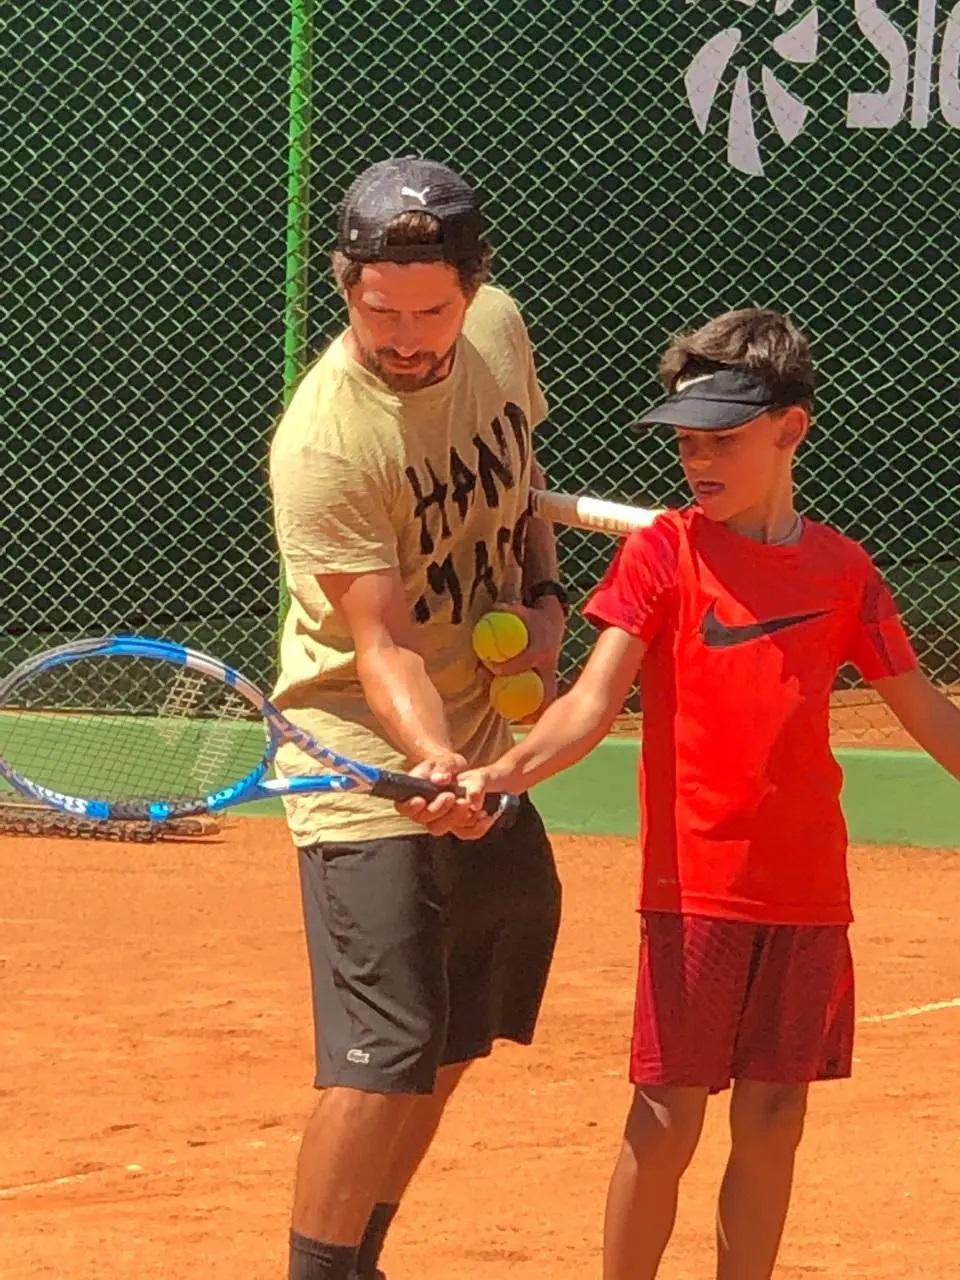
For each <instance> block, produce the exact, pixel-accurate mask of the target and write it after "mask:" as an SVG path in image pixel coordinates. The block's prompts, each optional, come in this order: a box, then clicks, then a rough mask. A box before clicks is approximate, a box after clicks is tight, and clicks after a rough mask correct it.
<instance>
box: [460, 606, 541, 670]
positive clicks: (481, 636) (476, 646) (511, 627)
mask: <svg viewBox="0 0 960 1280" xmlns="http://www.w3.org/2000/svg"><path fill="white" fill-rule="evenodd" d="M529 641H530V636H529V634H528V632H527V627H526V623H525V622H524V621H523V619H522V618H518V617H517V615H516V614H515V613H505V612H504V611H503V610H502V609H496V610H494V611H493V612H491V613H485V614H484V615H483V617H482V618H481V619H480V621H479V622H478V623H477V624H476V626H475V627H474V628H473V652H474V653H475V654H476V655H477V657H478V658H479V659H480V661H481V662H509V661H510V659H511V658H516V657H517V655H518V654H521V653H523V651H524V649H525V648H526V647H527V645H528V643H529Z"/></svg>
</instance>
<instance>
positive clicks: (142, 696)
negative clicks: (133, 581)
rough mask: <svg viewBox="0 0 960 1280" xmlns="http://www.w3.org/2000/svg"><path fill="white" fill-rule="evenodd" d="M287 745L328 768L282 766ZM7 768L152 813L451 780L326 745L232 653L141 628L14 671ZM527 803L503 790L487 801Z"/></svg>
mask: <svg viewBox="0 0 960 1280" xmlns="http://www.w3.org/2000/svg"><path fill="white" fill-rule="evenodd" d="M284 743H293V744H294V745H296V746H297V747H299V748H300V750H301V751H302V752H304V754H305V755H307V756H308V757H309V758H310V760H311V761H312V762H313V763H314V764H315V765H317V766H318V769H317V772H316V773H309V774H305V775H303V776H302V777H290V778H270V777H268V776H267V775H268V773H269V771H270V767H271V765H272V764H273V761H274V758H275V756H276V754H277V750H278V749H279V747H280V746H281V745H282V744H284ZM0 777H2V778H3V779H5V780H6V781H7V782H8V783H9V784H10V785H11V786H12V787H14V788H15V789H16V790H17V791H19V792H21V793H22V794H23V795H26V796H29V797H30V799H32V800H34V801H40V802H41V803H43V804H45V805H49V806H52V807H53V808H55V809H60V810H61V811H63V812H66V813H70V814H74V815H76V816H78V817H85V818H96V819H108V818H110V819H146V820H148V821H150V822H166V821H168V820H170V819H175V818H183V817H187V816H188V815H190V814H201V813H218V812H219V811H220V810H222V809H229V808H232V807H233V806H234V805H240V804H246V803H247V802H248V801H251V800H263V799H265V798H268V797H273V796H284V795H294V794H302V793H304V792H344V791H356V792H367V793H369V794H370V795H374V796H382V797H383V798H385V799H387V800H409V799H411V798H412V797H414V796H422V797H423V798H424V799H427V800H432V799H434V798H435V797H436V796H438V795H440V794H441V792H442V791H443V788H441V787H437V786H435V785H434V784H433V783H431V782H428V781H427V780H426V779H423V778H414V777H411V776H410V775H409V774H404V773H394V772H392V771H390V770H388V769H377V768H375V767H373V766H372V765H367V764H361V763H360V762H359V761H357V760H350V759H348V758H347V757H346V756H342V755H339V754H338V753H337V752H336V751H332V750H331V749H330V748H329V747H325V746H323V745H322V744H321V743H319V742H317V741H316V740H315V739H314V738H312V737H311V736H310V734H308V733H306V732H304V730H303V729H300V728H298V727H297V726H296V725H295V724H293V723H291V721H290V720H288V719H287V717H286V716H285V715H283V713H282V712H281V711H279V710H278V709H277V708H276V707H275V706H274V705H273V704H272V703H271V702H270V700H269V699H268V698H267V697H266V695H265V694H263V693H262V692H261V691H260V689H258V688H257V686H256V685H255V684H252V683H251V681H249V680H247V679H245V677H244V676H242V675H240V673H239V672H237V671H234V670H233V668H232V667H228V666H226V664H225V663H222V662H218V661H217V660H216V659H215V658H208V657H206V656H205V655H204V654H202V653H195V652H194V651H193V650H191V649H185V648H183V647H182V646H181V645H176V644H169V643H167V642H166V641H163V640H150V639H146V638H139V637H134V636H105V637H103V638H101V639H94V640H80V641H76V642H74V643H72V644H63V645H59V646H58V647H57V648H54V649H48V650H46V651H45V652H44V653H40V654H38V655H36V656H35V657H32V658H29V659H28V660H27V661H26V662H22V663H21V664H20V665H19V666H18V667H17V668H16V669H15V670H14V671H12V672H11V673H10V674H9V675H8V676H7V677H6V679H4V680H2V681H0ZM517 805H518V800H517V798H516V796H510V795H506V794H502V795H490V796H487V798H486V801H485V804H484V808H485V810H486V812H487V813H489V814H508V813H512V812H515V811H516V808H517Z"/></svg>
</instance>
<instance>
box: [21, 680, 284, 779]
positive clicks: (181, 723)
mask: <svg viewBox="0 0 960 1280" xmlns="http://www.w3.org/2000/svg"><path fill="white" fill-rule="evenodd" d="M263 756H264V732H263V725H262V722H261V720H260V718H259V716H258V714H257V712H256V710H255V709H254V708H253V707H252V706H251V705H250V704H249V703H248V702H247V700H246V699H245V698H243V697H242V696H241V695H239V694H238V693H237V692H236V690H234V689H231V688H230V687H229V686H227V685H225V684H223V683H222V682H220V681H219V680H216V679H214V678H212V677H209V676H206V675H204V674H202V673H199V672H195V671H191V670H188V669H186V668H183V667H175V666H172V665H169V664H166V663H162V662H154V661H146V660H144V659H141V658H119V657H117V656H113V657H111V658H109V659H108V660H103V659H101V660H98V659H96V658H83V659H79V660H76V661H72V662H69V663H65V664H64V665H62V666H59V667H54V668H51V669H50V670H47V671H37V672H33V673H32V674H31V675H30V676H29V677H28V678H27V679H26V680H25V681H24V682H22V683H21V684H19V685H17V686H16V687H15V688H13V689H12V690H10V691H9V693H8V695H7V697H6V699H5V705H4V706H3V707H0V757H2V758H3V760H5V761H6V763H7V764H8V765H9V766H11V767H12V768H13V769H14V770H16V772H17V773H19V774H20V775H21V776H23V777H26V778H28V779H29V780H30V781H31V782H33V783H36V784H39V785H40V786H42V787H46V788H49V789H50V790H54V791H58V792H62V793H64V794H67V795H73V796H79V797H81V798H84V799H95V800H105V801H108V802H111V803H117V802H130V801H138V800H150V801H156V800H166V801H174V802H182V801H192V800H196V799H200V798H202V797H203V796H206V795H208V794H210V793H211V792H214V791H217V790H220V789H222V788H224V787H228V786H230V785H232V784H233V783H235V782H237V781H238V779H240V778H242V777H245V776H246V775H247V774H249V773H250V771H251V770H253V769H254V768H255V767H256V766H257V764H258V762H259V761H260V760H262V759H263Z"/></svg>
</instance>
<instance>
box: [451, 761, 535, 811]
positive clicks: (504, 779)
mask: <svg viewBox="0 0 960 1280" xmlns="http://www.w3.org/2000/svg"><path fill="white" fill-rule="evenodd" d="M457 785H458V786H459V787H461V788H462V789H463V792H464V796H465V798H466V800H467V802H468V803H469V804H471V805H473V806H474V808H476V809H482V807H483V802H484V800H485V799H486V797H487V796H488V795H489V794H490V792H491V791H509V792H511V793H512V794H513V795H519V793H520V791H521V789H522V788H521V786H520V785H519V783H518V779H517V777H516V774H515V772H514V770H513V769H511V768H509V767H507V766H505V765H504V764H502V763H501V762H500V761H496V762H495V763H494V764H488V765H484V766H483V767H482V768H480V769H465V770H464V772H463V773H461V774H460V776H459V777H458V778H457Z"/></svg>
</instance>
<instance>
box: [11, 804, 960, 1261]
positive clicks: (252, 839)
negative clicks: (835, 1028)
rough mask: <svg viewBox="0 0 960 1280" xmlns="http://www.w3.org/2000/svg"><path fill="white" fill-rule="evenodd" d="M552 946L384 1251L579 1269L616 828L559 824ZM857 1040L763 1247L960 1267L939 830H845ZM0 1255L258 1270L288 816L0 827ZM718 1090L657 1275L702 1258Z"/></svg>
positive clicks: (600, 1095) (600, 1144)
mask: <svg viewBox="0 0 960 1280" xmlns="http://www.w3.org/2000/svg"><path fill="white" fill-rule="evenodd" d="M556 843H557V849H558V856H559V861H560V865H561V871H562V874H563V878H564V884H565V891H566V905H565V918H564V923H563V928H562V932H561V938H560V944H559V951H558V955H557V962H556V965H555V968H554V972H553V977H552V980H551V983H550V987H549V990H548V994H547V1000H546V1006H545V1011H544V1016H543V1020H542V1025H541V1033H540V1035H539V1038H538V1041H537V1043H536V1045H535V1046H534V1047H533V1048H532V1049H527V1050H521V1049H518V1048H516V1047H513V1046H503V1047H501V1049H500V1050H499V1052H498V1053H497V1054H496V1055H495V1056H494V1058H492V1059H491V1060H490V1061H488V1062H484V1063H481V1064H479V1065H478V1066H477V1067H476V1068H475V1069H474V1071H473V1075H472V1078H468V1083H467V1085H466V1086H465V1088H464V1090H463V1093H462V1095H461V1096H460V1097H459V1098H457V1099H455V1101H454V1103H453V1104H452V1106H451V1109H450V1111H449V1113H448V1115H447V1117H446V1119H445V1122H444V1127H443V1128H442V1130H441V1133H440V1135H439V1138H438V1140H437V1143H436V1145H435V1147H434V1149H433V1151H432V1153H431V1155H430V1156H429V1158H428V1163H427V1164H426V1166H425V1167H424V1170H423V1172H422V1175H421V1177H420V1178H419V1180H418V1181H417V1182H416V1184H415V1186H414V1188H413V1190H412V1192H411V1194H410V1197H409V1202H408V1203H407V1205H406V1206H405V1208H404V1211H403V1213H402V1215H401V1217H400V1218H399V1219H398V1221H397V1224H396V1226H395V1229H394V1233H393V1235H392V1236H391V1239H390V1241H389V1243H388V1247H387V1251H386V1254H385V1258H384V1262H385V1265H386V1268H387V1271H388V1274H389V1276H390V1280H394V1277H396V1280H407V1278H413V1277H417V1278H418V1280H449V1278H450V1277H457V1278H458V1280H459V1278H464V1280H473V1277H476V1278H477V1280H483V1278H489V1280H507V1278H508V1277H509V1278H510V1280H522V1278H523V1277H530V1280H533V1278H534V1277H537V1280H542V1278H543V1277H549V1278H550V1280H554V1278H557V1280H560V1278H561V1277H567V1276H571V1277H572V1276H590V1275H596V1274H599V1264H598V1256H599V1239H600V1224H601V1213H602V1204H603V1198H604V1194H605V1190H606V1180H607V1176H608V1173H609V1169H610V1166H611V1162H612V1159H613V1155H614V1151H615V1148H616V1145H617V1143H618V1138H619V1129H620V1124H621V1119H622V1116H623V1113H624V1111H625V1107H626V1103H627V1096H628V1086H627V1084H626V1082H625V1079H624V1070H625V1060H626V1046H627V1034H628V1028H629V1023H630V1011H631V995H632V987H633V968H634V959H635V928H636V924H635V916H634V913H633V909H632V908H633V896H634V885H635V882H636V876H637V851H636V846H635V843H634V841H633V840H631V839H626V838H623V839H621V838H604V839H602V840H601V839H597V838H587V837H560V838H558V839H557V842H556ZM852 872H853V880H854V892H855V904H856V908H857V913H858V921H857V924H856V926H855V930H854V935H853V937H854V949H855V954H856V957H857V961H858V967H859V1015H860V1021H861V1025H860V1026H859V1027H858V1045H857V1050H856V1067H855V1072H856V1074H855V1077H854V1079H853V1080H852V1081H849V1082H841V1083H834V1084H825V1085H821V1086H819V1087H816V1088H815V1089H814V1090H813V1098H812V1104H811V1116H810V1121H809V1125H808V1134H807V1138H806V1141H805V1145H804V1147H803V1149H802V1152H801V1158H800V1162H799V1172H798V1179H797V1190H796V1194H795V1198H794V1208H793V1210H792V1213H791V1217H790V1220H789V1222H788V1226H787V1234H786V1238H785V1242H784V1246H783V1250H782V1254H781V1263H780V1268H779V1270H778V1273H777V1274H778V1276H780V1277H783V1280H807V1277H812V1276H824V1277H831V1280H833V1278H839V1277H854V1276H856V1277H864V1278H867V1277H869V1280H893V1278H894V1277H901V1276H903V1277H907V1276H910V1277H926V1278H928V1280H947V1278H948V1277H952V1276H958V1277H960V1259H958V1253H957V1231H958V1225H957V1224H958V1222H960V1162H958V1160H957V1151H958V1149H960V1094H958V1091H957V1088H956V1083H955V1081H954V1080H953V1078H952V1076H953V1070H954V1064H955V1062H956V1045H957V1041H958V1036H960V947H958V946H957V943H956V919H957V915H958V908H960V857H958V856H957V854H956V853H950V852H947V851H934V850H909V849H901V848H885V849H884V848H857V849H855V850H854V851H853V853H852ZM0 875H2V881H3V884H4V889H5V891H4V895H3V903H2V907H0V1037H2V1043H3V1046H4V1050H3V1070H2V1073H0V1096H2V1098H3V1104H4V1107H3V1109H4V1116H5V1125H4V1142H3V1145H2V1148H0V1224H2V1227H0V1275H2V1276H3V1277H4V1280H27V1278H28V1277H29V1278H30V1280H33V1278H35V1277H56V1278H57V1280H61V1278H63V1280H94V1278H96V1280H107V1278H108V1277H109V1280H150V1278H152V1277H157V1278H160V1277H163V1280H195V1278H197V1277H201V1276H208V1275H218V1276H228V1275H230V1276H242V1277H244V1280H279V1278H280V1277H281V1276H282V1275H283V1274H284V1271H285V1258H286V1249H285V1240H286V1230H287V1215H288V1210H289V1201H290V1193H291V1185H292V1176H293V1168H294V1160H295V1157H296V1152H297V1144H298V1140H299V1131H300V1127H301V1123H302V1121H303V1119H304V1116H305V1115H306V1113H307V1111H308V1109H309V1108H310V1107H311V1104H312V1090H311V1089H310V1087H309V1083H308V1082H309V1079H310V1074H311V1055H312V1045H311V1028H310V1014H309V1006H308V1000H307V969H306V961H305V956H304V952H303V944H302V940H301V934H300V922H299V901H298V890H297V884H296V878H295V864H294V861H293V859H292V858H291V856H290V851H289V845H288V843H287V837H286V834H285V831H284V828H283V826H282V824H281V823H280V822H279V821H274V820H273V819H262V818H261V819H258V818H247V819H234V820H232V821H231V822H230V823H229V824H228V825H227V826H226V827H225V828H224V830H223V832H222V833H221V834H220V835H218V836H212V837H207V838H205V839H203V840H202V841H197V842H194V843H190V842H186V843H171V842H163V843H156V844H150V845H138V844H119V843H110V842H106V841H99V840H97V841H88V840H66V839H47V838H40V837H33V838H30V837H21V838H12V837H7V838H5V839H4V840H3V842H2V843H0ZM724 1126H725V1119H724V1103H723V1101H722V1100H717V1101H714V1103H713V1104H712V1108H711V1111H710V1113H709V1115H708V1121H707V1127H706V1132H705V1135H704V1140H703V1142H702V1144H701V1148H700V1150H699V1152H698V1154H697V1157H696V1159H695V1162H694V1165H693V1167H692V1169H691V1170H690V1173H689V1174H688V1177H687V1180H686V1183H685V1191H684V1194H683V1200H682V1205H681V1212H680V1221H679V1224H678V1229H677V1232H676V1235H675V1237H674V1240H673V1243H672V1246H671V1250H670V1253H669V1255H668V1261H667V1263H666V1264H665V1266H664V1268H663V1276H664V1278H665V1280H705V1278H706V1277H708V1276H710V1275H712V1264H711V1247H712V1215H713V1207H712V1206H713V1195H714V1189H715V1187H716V1185H717V1182H718V1179H719V1175H720V1169H721V1164H722V1158H723V1144H724Z"/></svg>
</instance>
